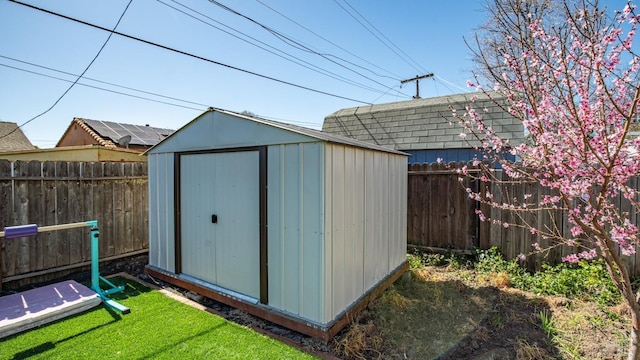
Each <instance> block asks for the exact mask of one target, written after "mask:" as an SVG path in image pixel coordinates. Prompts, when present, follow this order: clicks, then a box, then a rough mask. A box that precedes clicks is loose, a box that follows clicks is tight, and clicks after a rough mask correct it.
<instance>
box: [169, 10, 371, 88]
mask: <svg viewBox="0 0 640 360" xmlns="http://www.w3.org/2000/svg"><path fill="white" fill-rule="evenodd" d="M156 1H157V2H159V3H161V4H162V5H165V6H167V7H168V8H170V9H173V10H175V11H177V12H179V13H181V14H183V15H185V16H188V17H190V18H192V19H194V20H197V21H199V22H201V23H203V24H205V25H207V26H210V27H212V28H214V29H216V30H219V31H222V32H223V33H225V34H227V35H229V36H233V37H235V38H236V39H238V40H241V41H244V42H246V43H248V44H251V45H253V46H255V47H257V48H259V49H262V50H264V51H266V52H268V53H271V54H273V55H275V56H278V57H280V58H282V59H285V60H287V61H291V62H293V63H294V64H297V65H300V66H302V67H305V68H307V69H309V70H311V71H315V72H317V73H319V74H323V75H325V76H328V77H331V78H333V79H335V80H338V81H342V82H344V83H347V84H349V85H353V86H356V87H359V88H361V89H364V90H369V91H372V92H377V93H381V92H382V91H380V90H379V89H375V88H372V87H370V86H367V85H364V84H361V83H358V82H355V81H353V80H350V79H347V78H345V77H344V76H341V75H338V74H336V73H333V72H331V71H328V70H326V69H322V68H320V67H318V66H316V65H314V64H311V63H309V62H307V61H305V60H303V59H300V58H298V57H296V56H293V55H291V54H289V53H286V52H284V51H282V50H280V49H277V48H275V47H273V46H271V45H269V44H267V43H265V42H263V41H260V40H259V39H256V38H255V37H252V36H250V35H247V34H245V33H243V32H241V31H238V30H237V29H233V28H232V27H230V26H227V25H225V24H223V23H221V22H219V21H217V20H215V19H213V18H211V17H209V16H207V15H206V14H203V13H201V12H199V11H197V10H195V9H193V8H190V7H188V6H186V5H184V4H182V3H180V2H178V1H176V0H171V1H172V2H174V3H176V4H178V5H180V6H182V7H184V8H185V9H188V10H189V11H192V12H194V13H196V14H198V15H200V16H202V17H204V18H206V19H208V20H210V21H213V22H215V23H217V24H220V25H221V26H224V27H225V28H227V29H230V30H233V31H235V32H237V33H239V34H242V35H243V36H246V37H247V38H249V39H251V40H253V41H256V42H258V43H260V44H262V45H264V46H265V47H269V48H271V49H273V51H272V50H269V49H266V48H265V47H263V46H260V45H258V44H255V43H253V42H251V41H249V40H247V39H243V38H242V37H240V36H238V35H235V34H233V33H231V32H229V31H226V30H224V29H221V28H220V27H218V26H215V25H213V24H211V23H209V22H207V21H204V20H202V19H199V18H197V17H195V16H193V15H191V14H189V13H187V12H185V11H182V10H180V9H178V8H176V7H174V6H171V5H169V4H167V3H165V2H164V1H162V0H156ZM276 52H279V53H281V54H285V55H286V56H289V57H291V58H293V59H295V60H297V61H295V60H292V59H291V58H287V57H286V56H284V55H281V54H278V53H276ZM300 62H302V63H304V64H302V63H300ZM305 64H306V65H305Z"/></svg>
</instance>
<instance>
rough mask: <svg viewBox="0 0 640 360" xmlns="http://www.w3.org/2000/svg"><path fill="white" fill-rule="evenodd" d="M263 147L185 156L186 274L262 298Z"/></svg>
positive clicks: (182, 178) (182, 187) (182, 204)
mask: <svg viewBox="0 0 640 360" xmlns="http://www.w3.org/2000/svg"><path fill="white" fill-rule="evenodd" d="M259 176H260V172H259V154H258V151H237V152H222V153H204V154H202V153H199V154H188V155H184V154H183V155H181V157H180V212H181V213H180V233H181V240H180V242H181V257H182V259H181V260H182V261H181V263H182V273H184V274H186V275H189V276H192V277H195V278H197V279H200V280H203V281H205V282H208V283H210V284H214V285H217V286H220V287H223V288H225V289H228V290H232V291H234V292H237V293H240V294H243V295H246V296H249V297H252V298H255V299H258V298H259V296H260V246H259V245H260V205H259Z"/></svg>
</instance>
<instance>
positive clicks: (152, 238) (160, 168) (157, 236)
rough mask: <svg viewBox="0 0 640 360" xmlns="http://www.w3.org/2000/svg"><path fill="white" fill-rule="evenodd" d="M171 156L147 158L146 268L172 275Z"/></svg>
mask: <svg viewBox="0 0 640 360" xmlns="http://www.w3.org/2000/svg"><path fill="white" fill-rule="evenodd" d="M173 155H174V154H173V153H159V154H149V159H148V163H149V264H150V265H152V266H155V267H158V268H160V269H164V270H167V271H171V272H175V237H174V228H175V224H174V216H173V211H174V196H173V195H174V188H175V186H174V185H175V184H174V180H173V169H174V160H173Z"/></svg>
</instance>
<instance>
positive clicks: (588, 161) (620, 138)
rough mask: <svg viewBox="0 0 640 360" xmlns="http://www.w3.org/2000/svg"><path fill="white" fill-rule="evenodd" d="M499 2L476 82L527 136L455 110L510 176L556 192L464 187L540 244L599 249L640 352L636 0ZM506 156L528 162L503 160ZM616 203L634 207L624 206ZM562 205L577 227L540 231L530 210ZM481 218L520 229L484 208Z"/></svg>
mask: <svg viewBox="0 0 640 360" xmlns="http://www.w3.org/2000/svg"><path fill="white" fill-rule="evenodd" d="M492 4H493V8H492V11H494V12H493V18H492V20H491V21H493V22H494V24H497V26H498V27H493V28H492V29H493V30H492V31H491V32H490V33H488V34H487V33H485V35H488V36H485V37H478V38H476V43H475V47H476V49H475V55H476V60H477V62H478V63H479V64H480V65H481V66H480V70H479V71H478V72H477V76H476V81H475V82H469V84H468V85H469V86H472V87H475V88H476V89H478V90H479V91H482V92H483V93H484V94H485V95H486V96H489V97H490V98H492V99H495V104H496V105H497V106H501V107H503V108H504V109H505V110H506V111H508V112H509V113H510V114H511V115H513V116H514V117H516V118H517V119H519V120H520V121H521V122H522V124H523V126H524V129H525V131H526V135H527V139H526V141H525V142H524V143H522V144H511V143H510V142H509V140H508V139H502V138H500V137H498V136H497V135H496V131H494V129H492V128H491V127H490V126H488V125H486V124H485V122H484V121H483V117H482V115H483V111H482V109H474V108H473V106H470V107H468V108H467V109H466V112H464V113H463V114H462V113H460V112H458V113H455V112H454V116H456V117H457V118H458V119H459V120H460V123H461V124H462V125H463V126H464V127H465V128H466V129H467V132H468V133H470V134H471V135H472V138H473V139H472V140H473V143H474V144H477V149H478V150H479V151H481V152H483V153H484V154H485V155H484V156H485V158H486V159H488V160H492V161H495V160H497V161H500V162H501V163H502V168H503V170H504V173H505V174H506V175H507V176H508V177H509V179H510V180H512V181H513V180H515V181H523V182H533V183H536V184H538V185H539V186H541V187H543V188H546V189H547V191H546V192H545V194H546V195H543V196H531V194H525V195H524V196H521V197H520V198H517V199H514V198H511V197H506V196H503V197H502V199H501V200H500V201H497V200H496V199H495V198H496V197H494V194H492V193H490V192H487V191H483V192H477V191H473V190H471V189H467V192H469V193H470V196H471V197H472V198H474V199H476V200H478V201H481V202H483V203H485V204H488V205H491V206H492V207H495V208H500V209H502V210H503V211H504V210H508V211H512V212H513V213H515V214H517V216H516V218H517V219H518V221H515V222H513V224H515V225H517V226H521V227H525V228H527V229H528V230H529V231H530V232H531V234H534V235H537V236H538V237H539V239H540V241H539V242H538V243H536V244H534V249H532V251H534V252H535V251H544V250H546V249H548V248H549V247H552V246H558V245H568V246H572V247H573V248H574V249H576V251H575V253H573V254H571V255H568V256H566V257H564V258H563V260H564V261H569V262H577V261H579V260H580V259H592V258H594V257H597V256H600V257H602V258H603V259H604V262H605V263H606V266H607V269H608V272H609V275H610V277H611V279H612V280H613V283H614V284H615V286H616V287H617V288H618V290H619V291H620V293H621V294H622V296H623V298H624V299H625V301H626V303H627V304H628V306H629V308H630V310H631V314H632V324H631V325H632V326H631V331H630V345H629V351H628V359H640V353H639V351H638V350H639V348H638V345H639V341H640V304H639V301H640V293H636V292H634V290H633V289H632V286H631V282H630V279H629V272H628V269H627V266H626V264H625V259H624V258H625V256H628V255H631V254H634V253H635V252H636V247H637V246H638V241H639V240H640V232H639V229H638V226H637V224H636V222H635V215H633V217H631V216H630V213H633V214H635V213H636V212H637V211H638V210H640V209H639V205H640V202H639V199H640V194H638V189H637V188H635V187H634V186H631V185H630V184H631V183H632V179H634V178H635V177H636V176H638V175H640V137H635V136H634V135H633V131H632V130H633V127H634V126H636V125H637V124H634V123H635V121H636V119H637V116H636V115H637V114H638V106H640V84H639V80H640V79H639V69H640V58H639V57H638V56H637V55H636V54H635V53H634V52H633V48H632V41H633V38H634V35H635V32H636V28H637V24H638V21H639V20H640V16H639V15H636V13H635V6H634V5H633V4H631V2H629V3H627V5H626V6H625V7H624V9H622V10H620V11H616V12H615V13H613V12H611V13H610V15H609V16H607V14H608V13H607V12H606V9H602V8H600V7H599V5H598V2H597V0H593V1H589V0H577V1H571V0H558V1H555V2H554V1H549V0H546V1H545V0H540V1H535V0H531V1H521V0H492ZM523 4H528V5H527V6H525V5H523ZM496 19H497V20H496ZM478 83H484V84H483V85H485V87H489V88H492V89H491V90H485V88H484V87H483V86H481V85H478ZM487 84H489V85H488V86H487ZM504 154H510V155H511V156H515V157H516V158H517V159H519V161H517V162H515V163H514V162H507V161H504V160H503V159H502V156H501V155H504ZM481 160H485V159H478V161H477V164H479V163H480V161H481ZM477 164H476V165H477ZM463 172H464V169H463ZM493 174H494V173H492V172H491V171H487V172H485V174H484V175H483V176H482V177H481V179H480V180H481V181H493V180H495V179H491V176H492V175H493ZM619 199H623V200H622V201H624V202H625V203H626V204H627V206H626V207H625V208H626V209H627V210H626V211H623V210H622V209H621V207H620V200H619ZM557 209H561V210H563V211H565V213H566V214H567V220H568V221H569V223H570V224H571V225H570V231H568V232H565V231H562V229H558V228H555V227H553V226H544V227H542V228H538V227H536V224H535V223H528V222H527V221H526V220H527V217H526V215H524V214H530V213H534V212H540V211H549V210H551V211H558V210H557ZM638 213H640V212H638ZM478 215H479V216H480V218H481V219H483V220H488V221H494V222H499V223H500V224H501V225H504V226H505V227H506V226H511V225H513V224H511V223H508V222H504V223H503V222H502V220H497V219H491V218H490V217H489V214H485V213H483V212H482V211H478ZM542 244H544V246H543V245H542ZM522 256H524V255H522Z"/></svg>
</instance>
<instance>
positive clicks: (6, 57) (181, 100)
mask: <svg viewBox="0 0 640 360" xmlns="http://www.w3.org/2000/svg"><path fill="white" fill-rule="evenodd" d="M0 58H4V59H8V60H12V61H15V62H19V63H23V64H27V65H31V66H34V67H38V68H41V69H46V70H50V71H54V72H57V73H60V74H65V75H70V76H78V75H77V74H73V73H70V72H66V71H62V70H58V69H54V68H51V67H47V66H43V65H38V64H34V63H31V62H28V61H24V60H19V59H16V58H12V57H9V56H4V55H1V54H0ZM2 66H5V67H8V68H12V69H16V70H20V71H25V72H29V73H32V74H36V75H40V76H44V77H49V78H52V79H56V80H62V81H66V82H71V81H69V80H66V79H62V78H58V77H55V76H50V75H46V74H42V73H38V72H35V71H29V70H26V69H21V68H17V67H13V66H9V65H2ZM82 78H83V79H85V80H90V81H95V82H97V83H101V84H105V85H110V86H115V87H119V88H122V89H127V90H132V91H136V92H140V93H144V94H148V95H153V96H157V97H161V98H165V99H169V100H176V101H180V102H183V103H188V104H193V105H199V106H202V107H204V108H205V109H206V108H208V107H211V105H207V104H202V103H198V102H194V101H189V100H184V99H180V98H176V97H171V96H166V95H161V94H158V93H154V92H151V91H145V90H140V89H136V88H132V87H128V86H124V85H118V84H115V83H112V82H108V81H103V80H98V79H94V78H90V77H87V76H83V77H82ZM78 85H83V86H86V87H92V88H94V89H98V90H104V91H110V92H113V91H111V90H108V89H104V88H100V87H96V86H91V85H86V84H83V83H78ZM118 94H121V95H128V94H125V93H119V92H118ZM138 98H141V99H144V100H150V101H155V100H152V99H147V98H142V97H138ZM163 103H165V102H163ZM168 104H169V105H175V104H171V103H168ZM175 106H179V105H175ZM186 108H187V109H194V110H197V109H195V108H191V107H186Z"/></svg>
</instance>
